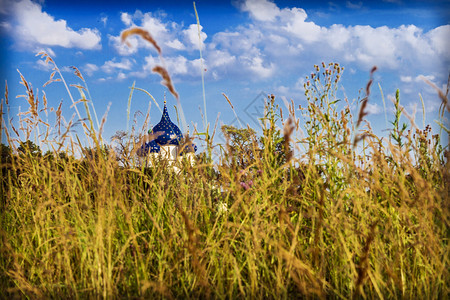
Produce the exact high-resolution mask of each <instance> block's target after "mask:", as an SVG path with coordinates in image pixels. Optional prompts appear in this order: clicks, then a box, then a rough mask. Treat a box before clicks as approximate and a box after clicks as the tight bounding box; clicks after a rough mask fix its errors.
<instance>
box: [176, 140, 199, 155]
mask: <svg viewBox="0 0 450 300" xmlns="http://www.w3.org/2000/svg"><path fill="white" fill-rule="evenodd" d="M179 152H180V155H183V154H185V153H190V152H192V153H195V152H197V145H195V144H194V143H188V144H186V145H185V146H184V147H183V149H181V151H179Z"/></svg>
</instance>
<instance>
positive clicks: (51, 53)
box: [33, 47, 56, 58]
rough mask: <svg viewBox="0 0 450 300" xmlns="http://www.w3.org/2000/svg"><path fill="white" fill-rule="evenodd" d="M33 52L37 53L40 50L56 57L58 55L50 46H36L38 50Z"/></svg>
mask: <svg viewBox="0 0 450 300" xmlns="http://www.w3.org/2000/svg"><path fill="white" fill-rule="evenodd" d="M33 52H35V53H36V54H37V53H40V52H45V53H47V54H48V55H50V56H51V57H52V58H55V57H56V54H55V51H53V50H52V48H48V47H47V48H42V47H38V48H36V50H35V51H33Z"/></svg>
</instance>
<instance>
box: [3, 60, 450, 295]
mask: <svg viewBox="0 0 450 300" xmlns="http://www.w3.org/2000/svg"><path fill="white" fill-rule="evenodd" d="M373 71H375V70H373ZM342 73H343V69H342V68H341V67H340V66H339V65H338V64H329V65H325V64H323V65H322V66H315V67H314V72H313V73H312V75H311V76H310V77H309V78H307V79H308V81H307V83H306V84H305V90H306V93H305V98H306V99H307V101H308V104H307V106H306V107H304V108H303V107H294V103H293V102H292V103H291V106H290V107H289V108H288V116H287V117H286V118H282V117H281V115H282V114H283V111H282V110H281V109H279V108H278V107H277V105H276V103H275V97H274V96H269V97H268V99H267V105H266V112H265V116H264V118H263V119H262V120H261V124H262V132H263V134H262V136H260V137H258V136H256V133H255V131H253V130H251V129H250V128H247V129H246V128H240V129H237V128H233V127H231V126H228V127H223V130H224V134H225V136H226V137H227V139H228V140H227V143H226V145H224V147H222V148H221V149H222V152H221V153H222V155H221V156H220V160H219V161H218V162H213V160H212V159H211V158H210V157H208V155H209V153H211V151H205V153H203V154H202V155H199V156H198V158H197V160H196V163H195V164H194V165H193V166H191V165H190V164H189V163H188V162H187V161H185V162H182V163H180V165H179V166H178V167H179V168H180V169H181V171H180V173H176V172H173V171H171V169H170V168H169V167H168V166H167V163H166V162H165V161H163V160H161V161H156V162H154V167H152V168H145V167H143V166H142V167H139V166H137V165H136V162H135V161H133V155H132V153H134V152H133V151H134V150H135V148H136V147H137V146H136V145H137V144H138V143H136V139H138V138H139V134H138V133H137V134H136V135H137V137H136V136H129V135H128V134H124V135H122V136H121V139H122V142H123V145H124V148H123V149H128V150H127V151H122V152H120V153H119V152H116V151H114V149H112V148H108V147H105V146H107V145H108V143H107V141H104V140H103V139H102V136H101V134H100V130H96V129H95V127H94V125H93V124H94V123H93V120H92V118H91V117H90V116H91V114H90V111H89V106H88V102H89V100H88V99H86V98H85V97H82V101H80V102H79V103H75V104H74V105H75V107H76V106H77V105H84V110H85V115H86V117H84V116H83V117H81V112H79V114H80V118H82V121H77V120H75V119H72V120H70V121H66V120H64V118H63V116H62V112H61V109H60V107H59V108H58V109H51V108H48V107H46V104H45V107H42V105H43V103H41V102H38V98H37V95H35V94H34V92H33V90H32V87H31V85H30V84H29V83H28V81H26V79H25V77H23V76H21V78H22V82H23V83H24V86H25V89H26V95H25V96H24V97H25V100H26V101H27V102H28V103H29V110H28V112H26V113H24V115H23V116H22V118H21V124H20V128H17V129H16V128H15V127H7V126H6V124H7V123H8V122H9V119H8V118H7V119H5V118H3V117H2V120H1V121H2V122H1V124H2V125H1V126H2V131H1V132H2V134H5V135H6V137H7V139H8V142H9V147H10V148H7V147H6V146H2V161H1V169H2V179H1V188H2V190H1V191H2V193H1V209H0V211H1V218H0V224H1V226H0V228H1V229H0V236H1V244H2V247H1V248H0V249H1V250H0V270H1V272H0V294H1V295H2V298H5V299H6V298H11V297H20V298H23V297H29V298H50V297H53V298H169V299H171V298H229V299H235V298H276V299H279V298H283V299H291V298H327V297H330V298H351V297H353V298H414V299H445V298H448V296H449V288H448V287H449V272H448V269H449V268H448V257H449V245H448V236H449V226H448V225H449V224H448V223H449V206H448V205H449V204H448V203H449V201H448V199H449V186H450V185H449V169H450V168H449V165H448V164H449V160H448V158H449V157H448V150H445V151H444V149H442V145H441V144H440V137H439V136H437V135H434V136H432V135H431V130H430V128H429V127H427V128H426V129H424V130H420V129H415V128H413V127H412V126H413V124H409V125H407V126H410V127H412V128H411V129H412V131H409V132H408V131H407V130H406V127H405V126H406V125H405V126H404V125H402V124H401V123H400V116H401V115H402V112H403V111H402V108H401V105H400V95H399V93H397V98H396V101H395V107H396V109H397V110H396V112H395V114H394V116H393V121H392V126H393V128H392V130H391V132H390V134H389V139H382V138H381V137H378V136H376V135H375V134H374V133H373V131H372V130H371V129H370V125H369V123H368V122H366V120H365V119H364V118H365V115H366V113H365V108H364V107H365V105H366V104H367V101H370V97H369V96H370V84H368V86H367V88H366V97H365V98H363V100H362V102H361V104H360V107H361V108H360V113H359V114H358V117H357V119H356V122H354V121H353V116H352V114H351V110H350V105H347V106H344V108H341V107H342V106H340V105H339V103H338V100H337V96H336V92H337V88H338V84H339V79H340V76H341V75H342ZM53 76H54V75H53ZM82 90H84V88H83V87H80V91H82ZM81 95H84V93H81ZM443 95H444V96H445V99H447V95H446V94H443ZM8 97H9V96H8V95H7V93H6V95H5V98H6V99H5V101H2V107H3V105H4V104H6V105H7V104H8ZM230 105H231V102H230ZM445 105H447V104H446V102H445ZM446 109H448V107H446ZM299 111H300V113H301V115H299V116H297V115H296V113H298V112H299ZM42 113H54V114H56V119H55V120H56V123H55V124H47V123H45V122H43V121H42V118H41V117H40V114H42ZM284 116H286V113H284ZM105 118H106V117H104V118H103V121H102V125H103V124H104V122H105V120H106V119H105ZM77 122H81V124H82V126H83V128H84V132H85V135H86V139H87V140H88V141H89V146H90V149H86V148H84V146H85V145H81V143H80V142H79V140H78V139H77V138H76V137H75V138H74V137H71V136H70V132H71V128H72V126H74V124H75V123H77ZM280 123H282V125H281V126H282V128H283V130H280V129H279V127H278V126H277V125H280ZM10 126H14V124H13V123H11V124H10ZM10 128H11V129H10ZM302 128H303V129H302ZM39 129H41V130H40V131H38V130H39ZM301 130H303V131H304V132H306V135H305V137H303V138H298V136H299V135H297V133H298V132H300V131H301ZM19 131H22V133H23V135H20V136H25V137H26V138H27V139H28V138H29V137H33V136H37V137H38V139H39V140H42V141H43V145H47V146H48V148H49V149H51V151H49V152H47V153H46V154H45V155H42V154H41V152H40V150H39V148H37V146H36V145H35V144H33V143H24V142H21V141H20V140H19V133H20V132H19ZM141 132H145V128H144V129H143V130H142V131H141ZM49 137H51V138H49ZM141 137H142V134H141ZM207 142H208V144H207V145H208V146H210V145H214V144H213V141H212V140H208V141H207ZM77 151H82V152H83V158H81V159H77V158H75V157H74V154H75V153H76V152H77ZM122 154H123V155H124V156H120V155H122ZM294 154H295V155H294ZM119 161H121V163H120V164H119ZM124 165H127V166H128V167H124Z"/></svg>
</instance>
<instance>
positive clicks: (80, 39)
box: [11, 0, 101, 49]
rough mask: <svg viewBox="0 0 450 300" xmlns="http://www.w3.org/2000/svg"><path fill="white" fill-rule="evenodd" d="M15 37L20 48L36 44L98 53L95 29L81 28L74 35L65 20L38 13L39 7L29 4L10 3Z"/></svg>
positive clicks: (32, 3)
mask: <svg viewBox="0 0 450 300" xmlns="http://www.w3.org/2000/svg"><path fill="white" fill-rule="evenodd" d="M11 4H12V16H13V19H14V20H15V22H17V25H16V26H14V30H15V37H16V38H18V39H19V40H18V41H19V42H20V43H21V44H23V45H27V47H29V44H30V43H32V44H38V45H47V46H61V47H65V48H81V49H99V48H101V44H100V40H101V37H100V33H99V32H98V30H97V29H89V28H82V29H80V30H78V31H74V30H73V29H72V28H70V27H69V26H68V25H67V21H66V20H62V19H61V20H55V18H54V17H53V16H51V15H49V14H47V13H46V12H44V11H42V6H41V5H40V4H37V3H35V2H32V1H30V0H21V1H19V2H11Z"/></svg>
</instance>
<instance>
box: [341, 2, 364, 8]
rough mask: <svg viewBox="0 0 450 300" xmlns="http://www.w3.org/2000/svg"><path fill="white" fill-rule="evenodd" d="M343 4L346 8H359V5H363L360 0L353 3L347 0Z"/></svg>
mask: <svg viewBox="0 0 450 300" xmlns="http://www.w3.org/2000/svg"><path fill="white" fill-rule="evenodd" d="M345 6H346V7H347V8H350V9H361V7H362V6H363V3H362V2H361V1H359V2H357V3H353V2H351V1H347V2H346V3H345Z"/></svg>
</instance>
